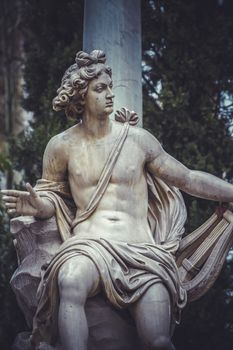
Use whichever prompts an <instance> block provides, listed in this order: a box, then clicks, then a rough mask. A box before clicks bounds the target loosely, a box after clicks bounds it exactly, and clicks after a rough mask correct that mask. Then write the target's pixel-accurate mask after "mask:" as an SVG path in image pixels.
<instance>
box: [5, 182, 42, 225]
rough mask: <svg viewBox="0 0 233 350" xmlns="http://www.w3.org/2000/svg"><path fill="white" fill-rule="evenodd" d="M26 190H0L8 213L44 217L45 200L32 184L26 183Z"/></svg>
mask: <svg viewBox="0 0 233 350" xmlns="http://www.w3.org/2000/svg"><path fill="white" fill-rule="evenodd" d="M26 189H27V191H17V190H1V193H2V194H3V197H2V200H3V201H4V202H5V207H6V208H7V212H8V214H18V215H31V216H36V217H41V218H43V217H44V212H45V211H46V209H47V205H48V203H47V201H46V200H45V199H43V198H41V197H40V196H39V195H38V193H37V192H36V191H35V190H34V189H33V188H32V186H31V185H30V184H29V183H27V184H26Z"/></svg>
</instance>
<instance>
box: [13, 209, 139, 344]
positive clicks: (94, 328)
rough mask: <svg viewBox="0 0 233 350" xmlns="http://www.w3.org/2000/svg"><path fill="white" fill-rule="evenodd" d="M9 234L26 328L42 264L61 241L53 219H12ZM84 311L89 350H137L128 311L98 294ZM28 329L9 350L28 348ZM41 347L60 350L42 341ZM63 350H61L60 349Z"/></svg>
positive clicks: (33, 309)
mask: <svg viewBox="0 0 233 350" xmlns="http://www.w3.org/2000/svg"><path fill="white" fill-rule="evenodd" d="M11 233H12V235H13V239H14V243H15V248H16V251H17V256H18V263H19V267H18V269H17V270H16V271H15V273H14V275H13V276H12V279H11V286H12V288H13V290H14V292H15V294H16V297H17V301H18V304H19V306H20V308H21V310H22V311H23V313H24V316H25V318H26V321H27V324H28V326H29V328H30V329H31V327H32V319H33V315H34V313H35V311H36V305H37V301H36V291H37V287H38V284H39V281H40V270H41V266H42V265H43V264H45V263H47V262H48V261H49V259H51V257H52V256H53V254H54V253H55V252H56V251H57V249H58V247H59V245H60V243H61V241H60V238H59V234H58V231H57V225H56V220H55V218H54V217H53V218H51V219H48V220H36V219H35V218H33V217H29V216H28V217H18V218H15V219H13V220H12V221H11ZM86 314H87V320H88V326H89V345H88V350H97V349H101V350H105V349H106V350H109V349H111V350H119V349H124V350H137V349H138V350H139V349H141V347H140V341H139V339H138V336H137V332H136V329H135V326H134V324H133V322H132V320H131V318H130V315H129V313H128V312H127V311H121V312H119V311H117V310H115V309H114V308H113V307H112V305H111V304H110V303H109V302H108V301H107V300H106V299H105V298H104V296H103V295H97V296H95V297H93V298H91V299H89V300H88V301H87V304H86ZM29 336H30V332H23V333H20V334H19V335H18V336H17V338H16V339H15V342H14V345H13V348H12V350H31V347H30V342H29ZM40 349H41V350H52V349H56V350H60V349H61V348H60V347H59V345H57V346H56V348H53V347H51V346H50V345H48V344H45V343H41V345H40ZM61 350H62V349H61Z"/></svg>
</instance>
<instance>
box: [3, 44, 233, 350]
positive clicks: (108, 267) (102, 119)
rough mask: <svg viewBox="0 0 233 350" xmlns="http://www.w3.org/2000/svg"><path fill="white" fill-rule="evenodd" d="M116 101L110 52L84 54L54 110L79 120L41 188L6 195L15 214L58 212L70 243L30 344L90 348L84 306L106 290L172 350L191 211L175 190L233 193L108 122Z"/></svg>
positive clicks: (51, 146)
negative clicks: (181, 250)
mask: <svg viewBox="0 0 233 350" xmlns="http://www.w3.org/2000/svg"><path fill="white" fill-rule="evenodd" d="M113 99H114V95H113V93H112V78H111V69H110V68H109V67H108V66H106V65H105V55H104V53H103V52H102V51H98V50H94V51H92V52H91V54H87V53H84V52H79V53H78V54H77V56H76V63H75V64H74V65H72V66H71V67H69V68H68V70H67V71H66V72H65V74H64V77H63V79H62V83H61V87H60V88H59V89H58V95H57V97H56V98H55V99H54V100H53V107H54V109H55V110H61V109H65V112H66V114H67V115H68V116H71V117H74V118H78V119H79V120H80V122H79V123H78V124H76V125H74V126H73V127H71V128H69V129H68V130H66V131H64V132H62V133H61V134H59V135H57V136H55V137H53V138H52V139H51V140H50V142H49V143H48V145H47V148H46V151H45V154H44V159H43V176H42V180H39V181H38V183H37V186H36V187H35V189H33V188H32V187H31V185H30V184H27V185H26V187H27V191H26V192H22V191H15V190H5V191H2V192H3V194H4V197H3V200H4V201H5V203H6V207H7V208H8V212H9V213H17V214H19V215H33V216H35V217H37V218H41V219H44V218H49V217H51V216H53V215H54V214H56V217H57V223H58V226H59V230H60V234H61V237H62V239H63V241H64V243H63V244H62V245H61V248H60V250H59V251H58V253H57V254H56V256H55V257H54V258H53V260H52V261H51V263H50V264H49V266H48V267H47V269H46V271H45V274H44V277H43V279H42V282H41V285H40V290H39V291H40V299H39V305H38V310H37V313H36V315H35V319H34V331H33V336H32V341H33V342H34V343H35V344H38V343H39V341H41V340H47V341H49V342H50V343H53V342H55V340H56V339H57V333H59V336H60V339H61V343H62V347H63V349H65V350H77V349H78V350H84V349H86V348H87V339H88V327H87V321H86V316H85V312H84V305H85V302H86V300H87V298H89V297H91V296H93V295H95V294H97V293H98V292H99V291H100V290H102V291H103V292H104V293H105V294H106V296H107V298H108V299H109V300H110V302H111V303H112V304H113V305H114V306H115V307H118V308H121V307H128V308H129V310H130V312H131V314H132V317H133V318H134V321H135V323H136V326H137V330H138V333H139V336H140V338H141V340H142V342H143V343H144V344H145V345H146V346H147V347H148V349H160V350H161V349H167V350H169V349H174V347H173V345H172V343H171V340H170V338H171V324H172V322H173V320H174V319H176V318H177V311H179V310H180V309H181V308H182V307H184V305H185V303H186V293H185V291H184V290H183V289H182V287H181V285H180V281H179V276H178V272H177V267H176V264H175V260H174V253H175V251H176V249H177V247H178V242H179V239H180V236H181V234H182V230H183V223H184V220H185V209H184V205H183V201H182V198H181V196H180V193H179V191H178V190H176V188H174V187H173V186H175V187H177V188H180V189H182V190H183V191H185V192H187V193H190V194H192V195H195V196H198V197H202V198H207V199H211V200H216V201H225V202H229V201H232V200H233V186H232V185H230V184H229V183H226V182H224V181H222V180H220V179H218V178H216V177H214V176H212V175H209V174H206V173H203V172H198V171H192V170H189V169H187V168H186V167H185V166H184V165H182V164H181V163H180V162H178V161H177V160H175V159H174V158H172V157H171V156H170V155H168V154H167V153H166V152H165V151H164V150H163V148H162V147H161V145H160V144H159V142H158V141H157V140H156V139H155V138H154V137H153V136H152V135H151V134H150V133H148V132H147V131H146V130H144V129H141V128H137V127H134V126H130V125H129V124H130V118H128V120H126V123H125V124H124V125H123V124H122V123H119V122H116V121H112V120H110V119H109V115H110V114H111V113H112V112H113ZM126 114H127V113H126ZM126 119H127V118H126ZM154 179H157V180H156V181H157V182H156V183H157V185H156V184H155V183H154V182H153V181H154ZM153 186H154V187H153ZM156 186H157V187H156ZM96 188H97V190H96ZM148 188H154V192H153V190H152V191H149V192H148ZM148 193H149V194H148ZM151 196H152V197H153V198H152V199H153V200H154V209H153V208H152V207H151V206H150V205H149V209H148V201H149V203H150V200H151ZM70 198H72V199H73V201H74V203H75V206H76V212H75V214H74V217H72V212H71V210H70V208H69V203H68V202H69V200H70ZM166 208H169V210H168V209H166ZM166 210H167V212H166ZM167 213H168V214H167ZM169 213H170V214H169ZM149 214H150V215H149ZM166 215H167V216H166ZM169 215H170V216H169ZM149 218H152V219H153V220H154V221H153V220H152V221H153V222H155V223H156V225H155V226H154V227H153V225H152V221H151V220H150V219H149ZM163 228H164V229H163ZM152 230H153V231H154V232H155V235H154V236H153V234H152Z"/></svg>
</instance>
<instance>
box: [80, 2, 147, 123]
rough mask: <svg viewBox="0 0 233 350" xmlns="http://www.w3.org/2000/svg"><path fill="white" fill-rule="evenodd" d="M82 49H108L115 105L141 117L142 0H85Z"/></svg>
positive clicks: (106, 51) (116, 107)
mask: <svg viewBox="0 0 233 350" xmlns="http://www.w3.org/2000/svg"><path fill="white" fill-rule="evenodd" d="M83 49H84V51H91V50H94V49H101V50H103V51H105V53H106V55H107V62H108V64H109V65H110V66H111V67H112V71H113V85H114V89H113V91H114V93H115V106H114V107H115V108H114V109H115V110H116V109H119V108H121V107H127V108H128V109H130V110H134V111H135V112H136V113H137V114H138V116H139V117H140V120H142V119H141V118H142V82H141V80H142V79H141V8H140V0H98V1H96V0H85V10H84V35H83ZM141 124H142V122H141Z"/></svg>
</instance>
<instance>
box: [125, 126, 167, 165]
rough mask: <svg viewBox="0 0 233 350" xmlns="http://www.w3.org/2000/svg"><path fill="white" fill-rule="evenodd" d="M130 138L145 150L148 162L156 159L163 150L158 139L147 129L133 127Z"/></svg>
mask: <svg viewBox="0 0 233 350" xmlns="http://www.w3.org/2000/svg"><path fill="white" fill-rule="evenodd" d="M129 136H131V138H132V139H133V141H134V142H135V143H137V144H138V145H139V147H140V148H141V149H142V150H143V152H144V154H145V157H146V160H147V161H151V160H152V159H154V158H155V157H156V156H157V155H158V154H159V153H160V151H161V149H162V147H161V144H160V143H159V141H158V140H157V139H156V137H155V136H154V135H152V134H151V133H150V132H149V131H147V130H146V129H143V128H140V127H135V126H132V127H130V130H129Z"/></svg>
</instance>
